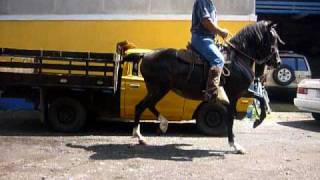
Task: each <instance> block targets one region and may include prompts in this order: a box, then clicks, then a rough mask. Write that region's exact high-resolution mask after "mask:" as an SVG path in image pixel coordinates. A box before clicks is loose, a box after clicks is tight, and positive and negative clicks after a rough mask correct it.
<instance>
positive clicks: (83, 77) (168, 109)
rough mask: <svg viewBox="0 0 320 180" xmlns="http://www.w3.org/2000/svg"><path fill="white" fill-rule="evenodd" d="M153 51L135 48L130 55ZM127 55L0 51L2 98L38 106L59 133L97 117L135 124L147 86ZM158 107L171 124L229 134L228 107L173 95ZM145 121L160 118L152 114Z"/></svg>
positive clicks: (243, 105)
mask: <svg viewBox="0 0 320 180" xmlns="http://www.w3.org/2000/svg"><path fill="white" fill-rule="evenodd" d="M149 51H150V50H144V49H131V50H128V51H127V52H126V53H127V54H130V53H148V52H149ZM122 57H123V55H122V54H119V53H93V52H68V51H43V50H25V49H10V48H0V84H1V90H2V96H3V97H22V98H27V99H29V100H30V101H32V102H34V103H35V104H36V106H35V107H37V108H39V110H40V112H41V115H42V116H41V117H42V118H41V119H42V120H43V122H44V123H45V124H47V125H48V126H49V127H51V128H52V129H53V130H56V131H62V132H75V131H79V130H80V129H81V128H82V127H83V126H84V125H85V123H86V122H88V121H90V120H92V118H94V119H108V120H119V119H120V120H123V121H126V120H131V119H133V117H134V109H135V105H136V104H137V103H138V102H139V101H140V100H141V99H142V98H143V96H144V95H145V94H146V88H145V84H144V81H143V77H142V76H141V74H140V71H139V62H123V63H122V62H121V59H122ZM249 103H250V100H248V99H244V100H241V101H239V105H238V110H239V111H243V112H245V111H246V107H247V104H249ZM157 108H158V109H159V110H160V112H161V113H162V114H163V115H164V116H166V117H167V118H168V119H169V120H171V121H182V120H191V119H196V121H197V122H199V121H205V122H206V125H207V127H206V128H207V129H209V131H208V130H206V131H204V132H205V133H206V134H221V133H224V132H225V126H224V122H223V117H222V115H223V112H221V111H223V110H224V109H223V107H219V106H218V105H211V106H208V105H207V104H206V103H203V102H200V101H193V100H188V99H185V98H182V97H180V96H178V95H176V94H174V93H169V94H168V95H167V96H166V97H165V98H164V99H162V100H161V101H160V103H159V105H158V107H157ZM199 112H201V114H202V115H201V116H199ZM142 119H145V120H153V119H156V117H154V116H153V114H152V113H150V112H149V111H148V110H147V111H146V112H144V114H143V115H142ZM200 130H201V129H200Z"/></svg>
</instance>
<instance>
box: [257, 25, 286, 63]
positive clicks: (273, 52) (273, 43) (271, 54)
mask: <svg viewBox="0 0 320 180" xmlns="http://www.w3.org/2000/svg"><path fill="white" fill-rule="evenodd" d="M260 23H261V24H263V26H264V29H265V30H264V31H263V32H264V35H263V38H262V39H261V43H262V45H263V48H261V51H260V52H259V58H257V60H256V63H257V64H263V63H265V64H266V65H268V66H272V67H274V68H277V67H278V66H279V65H280V64H281V59H280V55H279V48H278V44H279V43H281V44H285V43H284V42H283V41H282V40H281V38H280V36H279V34H278V33H277V31H276V27H277V24H274V23H272V22H270V21H262V22H260Z"/></svg>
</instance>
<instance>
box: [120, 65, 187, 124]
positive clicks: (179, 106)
mask: <svg viewBox="0 0 320 180" xmlns="http://www.w3.org/2000/svg"><path fill="white" fill-rule="evenodd" d="M139 66H140V64H138V63H132V62H127V63H125V65H124V71H127V72H124V73H123V76H122V80H121V81H122V82H121V116H122V117H123V118H130V119H133V118H134V112H135V106H136V105H137V104H138V103H139V102H140V101H141V100H142V99H143V98H144V96H145V95H146V94H147V90H146V86H145V83H144V80H143V77H142V76H141V74H140V71H139V69H140V68H139ZM184 101H185V100H184V98H182V97H180V96H178V95H176V94H175V93H173V92H169V93H168V94H167V95H166V96H165V97H164V98H163V99H162V100H161V101H160V102H159V103H158V104H157V106H156V107H157V109H158V110H159V112H160V113H161V114H162V115H164V116H165V117H166V118H168V119H170V120H181V119H182V116H183V107H184ZM141 119H156V117H155V116H154V115H153V114H152V113H151V112H150V111H149V109H147V110H146V111H145V112H144V113H143V114H142V117H141Z"/></svg>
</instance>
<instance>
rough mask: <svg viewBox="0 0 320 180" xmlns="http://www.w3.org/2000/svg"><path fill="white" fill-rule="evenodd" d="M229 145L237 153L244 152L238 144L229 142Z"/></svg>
mask: <svg viewBox="0 0 320 180" xmlns="http://www.w3.org/2000/svg"><path fill="white" fill-rule="evenodd" d="M229 145H230V146H231V148H233V149H234V151H235V152H236V153H237V154H246V150H245V149H244V148H243V147H242V146H241V145H240V144H238V143H235V142H233V143H229Z"/></svg>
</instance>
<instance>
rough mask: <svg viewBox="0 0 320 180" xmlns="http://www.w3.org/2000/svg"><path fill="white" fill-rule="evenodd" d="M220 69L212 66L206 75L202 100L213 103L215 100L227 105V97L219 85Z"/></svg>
mask: <svg viewBox="0 0 320 180" xmlns="http://www.w3.org/2000/svg"><path fill="white" fill-rule="evenodd" d="M221 73H222V68H220V67H217V66H212V67H211V68H210V70H209V73H208V80H207V87H206V91H205V96H204V100H205V101H207V102H215V101H216V100H218V101H220V102H222V103H227V104H229V99H228V96H227V95H226V92H225V91H224V88H223V87H222V86H219V84H220V77H221Z"/></svg>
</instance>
